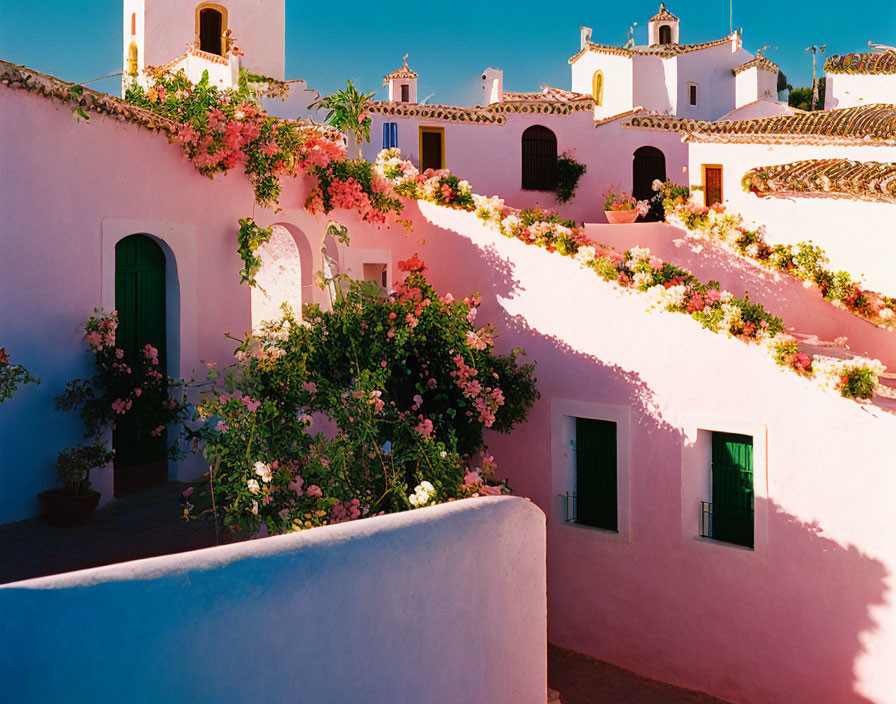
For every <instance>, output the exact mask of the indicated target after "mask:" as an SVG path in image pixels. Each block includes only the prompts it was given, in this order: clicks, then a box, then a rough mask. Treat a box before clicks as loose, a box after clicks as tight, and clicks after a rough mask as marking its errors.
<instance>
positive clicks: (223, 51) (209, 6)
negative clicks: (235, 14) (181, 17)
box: [196, 2, 230, 56]
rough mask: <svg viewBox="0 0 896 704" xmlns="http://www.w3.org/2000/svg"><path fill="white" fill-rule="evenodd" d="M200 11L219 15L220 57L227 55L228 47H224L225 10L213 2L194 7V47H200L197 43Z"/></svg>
mask: <svg viewBox="0 0 896 704" xmlns="http://www.w3.org/2000/svg"><path fill="white" fill-rule="evenodd" d="M202 10H217V11H218V12H220V13H221V56H224V55H225V54H226V53H227V50H228V49H230V47H228V46H224V44H225V35H226V34H227V27H228V26H229V24H228V18H227V8H226V7H224V6H223V5H218V4H217V3H213V2H203V3H200V4H199V5H198V6H197V7H196V46H197V47H199V46H200V42H199V13H200V12H202Z"/></svg>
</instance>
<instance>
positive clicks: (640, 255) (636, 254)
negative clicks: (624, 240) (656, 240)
mask: <svg viewBox="0 0 896 704" xmlns="http://www.w3.org/2000/svg"><path fill="white" fill-rule="evenodd" d="M629 254H630V255H631V261H633V262H635V263H637V262H639V261H640V260H642V259H650V250H649V249H648V248H647V247H632V248H631V249H630V250H629Z"/></svg>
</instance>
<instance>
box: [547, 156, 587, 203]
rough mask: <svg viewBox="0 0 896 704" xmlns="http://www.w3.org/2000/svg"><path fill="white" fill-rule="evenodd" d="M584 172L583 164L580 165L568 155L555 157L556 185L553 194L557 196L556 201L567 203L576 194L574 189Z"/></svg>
mask: <svg viewBox="0 0 896 704" xmlns="http://www.w3.org/2000/svg"><path fill="white" fill-rule="evenodd" d="M585 171H586V167H585V165H584V164H580V163H579V162H577V161H576V160H575V159H573V158H572V157H571V156H569V155H568V154H563V155H561V156H559V157H557V165H556V168H555V172H554V173H555V174H556V183H555V185H554V192H555V193H556V194H557V200H558V201H559V202H561V203H568V202H569V201H571V200H572V199H573V198H574V197H575V194H576V188H577V187H578V185H579V179H580V178H582V174H584V173H585Z"/></svg>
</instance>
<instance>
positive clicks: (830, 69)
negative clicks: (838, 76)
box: [824, 49, 896, 74]
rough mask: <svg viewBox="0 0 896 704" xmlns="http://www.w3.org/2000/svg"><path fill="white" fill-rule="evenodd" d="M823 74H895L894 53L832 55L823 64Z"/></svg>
mask: <svg viewBox="0 0 896 704" xmlns="http://www.w3.org/2000/svg"><path fill="white" fill-rule="evenodd" d="M824 71H825V73H854V74H855V73H858V74H896V51H893V50H891V49H887V50H885V51H881V52H874V51H865V52H853V53H851V54H832V55H831V56H829V57H828V60H827V61H825V62H824Z"/></svg>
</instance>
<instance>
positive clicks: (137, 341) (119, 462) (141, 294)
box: [112, 235, 168, 495]
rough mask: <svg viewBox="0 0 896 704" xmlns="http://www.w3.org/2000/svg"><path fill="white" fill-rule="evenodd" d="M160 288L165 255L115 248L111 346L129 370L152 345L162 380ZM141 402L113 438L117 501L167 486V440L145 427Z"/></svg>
mask: <svg viewBox="0 0 896 704" xmlns="http://www.w3.org/2000/svg"><path fill="white" fill-rule="evenodd" d="M165 285H166V282H165V253H164V251H162V248H161V247H160V246H159V245H158V244H157V243H156V242H155V240H153V239H152V238H151V237H149V236H147V235H131V236H130V237H125V238H124V239H123V240H121V241H120V242H119V243H118V244H117V245H115V309H116V310H117V311H118V330H117V332H116V344H117V346H118V347H120V348H121V349H122V350H123V351H124V357H123V359H122V362H123V363H124V364H126V365H128V366H129V367H131V368H132V369H134V368H137V367H138V365H139V364H140V363H141V360H140V356H141V355H142V354H143V350H144V348H145V346H146V345H152V346H153V347H154V348H156V349H157V350H158V352H159V355H158V360H159V364H158V371H159V372H160V373H162V374H167V366H168V365H167V358H168V354H167V352H168V350H167V344H166V342H167V339H166V338H167V332H168V326H167V316H166V307H167V302H166V292H165ZM143 399H145V397H144V396H140V397H137V398H134V399H133V406H132V407H131V409H130V410H129V411H128V412H127V413H125V414H124V415H121V416H119V417H118V418H117V420H116V424H115V430H114V431H113V432H112V446H113V448H114V450H115V460H114V467H115V474H114V476H115V494H116V495H120V494H123V493H127V492H129V491H135V490H137V489H142V488H145V487H147V486H156V485H158V484H163V483H165V482H166V481H168V444H167V443H168V438H167V434H166V432H165V431H164V429H163V430H162V431H161V432H158V431H157V429H156V428H154V427H149V426H151V425H152V423H151V422H149V421H148V420H146V415H147V411H146V409H145V408H144V407H143V405H142V403H141V401H142V400H143ZM147 402H148V401H147ZM156 402H158V399H156ZM154 431H156V432H155V434H153V433H154Z"/></svg>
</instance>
